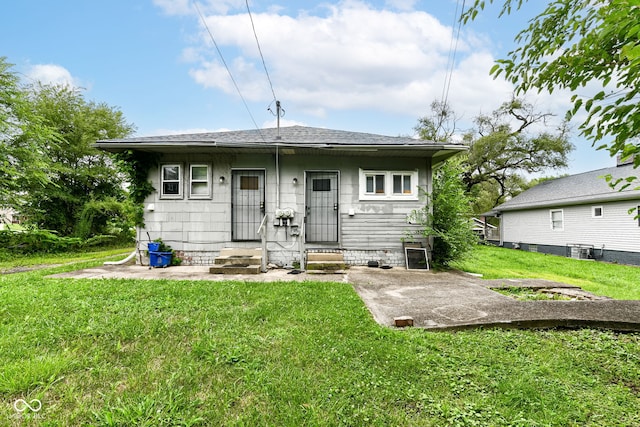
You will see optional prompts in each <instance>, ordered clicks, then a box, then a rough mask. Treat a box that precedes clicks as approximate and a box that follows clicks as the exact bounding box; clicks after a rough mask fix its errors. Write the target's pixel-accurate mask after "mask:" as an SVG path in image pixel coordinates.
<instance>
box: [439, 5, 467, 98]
mask: <svg viewBox="0 0 640 427" xmlns="http://www.w3.org/2000/svg"><path fill="white" fill-rule="evenodd" d="M459 4H460V0H458V1H457V2H456V12H455V14H454V18H453V25H452V26H451V43H450V44H449V57H448V59H447V71H446V74H445V79H444V85H443V87H442V97H441V102H442V105H443V106H445V105H447V102H448V100H449V89H450V87H451V80H452V77H453V68H454V66H455V62H456V52H457V50H458V40H460V27H461V26H462V14H463V13H464V6H465V0H462V8H461V9H460V15H458V5H459ZM456 21H457V22H458V29H457V31H456V28H455V26H456Z"/></svg>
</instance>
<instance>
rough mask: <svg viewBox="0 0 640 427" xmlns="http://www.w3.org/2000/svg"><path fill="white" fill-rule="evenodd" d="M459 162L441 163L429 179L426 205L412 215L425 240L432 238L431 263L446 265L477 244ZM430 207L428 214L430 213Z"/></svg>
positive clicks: (453, 159) (451, 160) (457, 160)
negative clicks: (430, 190)
mask: <svg viewBox="0 0 640 427" xmlns="http://www.w3.org/2000/svg"><path fill="white" fill-rule="evenodd" d="M462 170H463V169H462V165H461V161H460V160H459V159H457V158H452V159H449V160H447V161H446V162H444V163H443V164H442V165H441V166H440V167H439V168H438V169H437V170H436V171H435V172H434V177H433V191H432V194H431V196H430V203H429V204H427V205H426V206H425V207H424V208H422V209H420V210H417V211H414V212H413V213H412V220H413V221H416V222H417V223H420V224H421V225H422V226H423V228H422V230H421V233H422V234H423V235H424V236H425V237H434V241H433V251H432V255H433V261H434V262H435V263H436V264H440V265H448V264H449V263H450V262H452V261H454V260H458V259H460V258H462V257H464V256H465V255H466V254H467V253H469V252H470V251H471V250H473V248H474V246H475V244H476V243H477V242H478V238H477V236H476V234H475V233H474V232H473V229H472V228H471V214H472V213H471V204H470V200H469V198H468V196H467V195H466V193H465V187H464V184H463V183H462V181H461V180H460V175H461V173H462ZM430 207H431V210H430Z"/></svg>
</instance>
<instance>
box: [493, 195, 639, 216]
mask: <svg viewBox="0 0 640 427" xmlns="http://www.w3.org/2000/svg"><path fill="white" fill-rule="evenodd" d="M626 200H638V201H640V191H638V190H630V191H621V192H617V193H612V194H603V195H599V196H588V197H580V198H574V199H569V200H549V201H543V202H537V203H530V204H518V205H513V206H497V207H495V208H493V210H494V211H497V212H509V211H524V210H531V209H543V208H552V207H566V206H574V205H592V204H596V203H606V202H622V201H626Z"/></svg>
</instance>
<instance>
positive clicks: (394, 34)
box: [184, 1, 508, 117]
mask: <svg viewBox="0 0 640 427" xmlns="http://www.w3.org/2000/svg"><path fill="white" fill-rule="evenodd" d="M410 3H412V2H411V1H409V2H404V3H403V4H404V5H405V6H406V7H409V6H410ZM399 4H400V3H397V4H396V7H398V5H399ZM316 12H317V10H316ZM323 12H324V13H323V14H322V15H318V14H316V15H313V14H311V12H309V11H307V12H301V13H299V14H298V15H296V16H288V15H280V14H277V13H275V12H268V13H258V14H256V13H254V14H253V20H254V23H255V27H256V31H257V33H258V37H259V39H260V45H261V48H262V51H263V53H264V57H265V62H266V65H267V69H268V70H269V73H270V76H271V80H272V82H273V84H274V88H275V92H276V95H277V96H278V97H279V98H281V99H282V100H283V101H284V102H286V103H288V104H289V105H291V104H295V105H296V108H298V109H300V110H302V111H305V112H307V113H311V112H315V113H314V114H316V115H324V114H326V112H327V110H347V109H354V108H364V109H367V108H371V109H375V110H379V111H387V112H395V113H401V114H408V115H412V116H416V117H417V116H418V115H420V114H423V113H424V111H425V108H426V107H427V106H428V105H429V104H430V102H431V101H432V100H433V99H436V98H438V99H439V98H440V96H441V93H442V87H443V85H444V81H445V73H446V67H447V58H448V55H449V47H450V44H451V28H450V27H448V26H445V25H443V24H441V23H440V22H439V21H438V20H437V19H436V18H434V17H433V16H431V15H429V14H428V13H426V12H423V11H409V12H394V11H391V10H384V9H382V10H380V9H376V8H374V7H372V6H371V5H369V4H367V3H364V2H361V1H348V2H341V3H338V4H334V5H326V6H325V7H324V9H323ZM206 22H207V25H208V27H209V30H210V31H211V32H212V34H213V36H214V38H215V41H216V44H217V45H218V47H220V49H221V50H222V52H223V55H224V56H225V58H224V59H225V61H226V62H227V64H228V65H229V68H230V70H231V73H232V74H233V76H234V79H235V80H236V82H237V83H238V86H239V87H240V90H241V91H242V94H243V96H244V97H245V98H246V99H249V100H264V101H265V102H268V101H269V100H270V99H271V98H272V95H271V91H270V88H269V86H268V81H267V78H266V76H265V73H264V70H263V65H262V63H261V60H260V57H259V55H258V50H257V47H256V42H255V38H254V35H253V33H252V31H251V22H250V20H249V17H248V15H247V14H246V13H238V14H231V15H222V14H212V15H208V16H207V18H206ZM200 40H201V43H202V44H201V45H200V46H198V47H196V46H189V47H187V48H186V49H185V54H184V57H185V58H189V59H191V60H192V61H195V62H194V68H193V69H192V70H191V76H192V77H193V78H194V80H195V81H196V82H197V83H199V84H201V85H202V86H203V87H207V88H215V89H218V90H221V91H223V92H224V93H227V94H234V93H236V90H235V88H234V87H233V84H232V82H231V80H230V78H229V76H228V73H227V71H226V70H225V69H224V66H223V65H222V63H221V60H220V58H219V56H218V54H217V51H216V50H215V49H214V47H213V45H212V42H211V40H210V38H209V34H208V32H207V31H206V30H205V29H202V30H201V39H200ZM479 40H481V38H479V37H478V36H477V35H473V34H471V35H469V38H468V41H467V40H466V39H465V38H464V36H463V38H462V39H461V40H460V42H459V43H458V58H461V59H462V61H460V62H459V64H458V65H457V66H456V68H455V70H454V79H453V82H452V85H451V87H452V92H459V93H460V94H459V96H458V98H457V99H460V101H461V102H462V103H463V104H464V105H465V106H467V107H469V108H472V107H473V106H472V105H469V102H468V101H469V100H473V101H474V102H475V103H476V105H478V103H479V104H480V105H484V104H486V100H487V94H488V93H494V94H495V93H496V92H500V93H501V95H500V97H502V98H503V97H504V96H505V95H503V94H502V92H505V88H508V85H507V84H506V83H504V82H500V81H494V80H493V79H492V78H491V77H490V76H489V75H488V70H489V68H490V67H491V65H492V64H493V58H491V56H489V54H488V53H483V52H482V50H481V49H478V46H479ZM197 49H200V51H199V53H196V51H197ZM486 52H488V48H487V50H486ZM478 58H481V60H482V61H481V62H482V64H481V65H482V67H483V68H481V69H479V68H476V67H477V66H478V61H479V60H478ZM479 80H480V81H481V82H482V88H474V83H475V84H477V83H478V81H479ZM479 92H481V93H479ZM236 96H237V94H236ZM507 96H508V95H507ZM475 111H476V112H477V111H478V109H477V108H476V109H475Z"/></svg>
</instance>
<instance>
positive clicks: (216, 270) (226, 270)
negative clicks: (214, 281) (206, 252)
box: [209, 264, 260, 274]
mask: <svg viewBox="0 0 640 427" xmlns="http://www.w3.org/2000/svg"><path fill="white" fill-rule="evenodd" d="M209 273H211V274H259V273H260V265H248V264H225V265H216V266H213V267H209Z"/></svg>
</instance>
